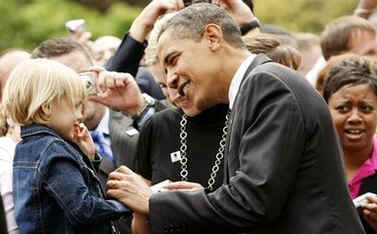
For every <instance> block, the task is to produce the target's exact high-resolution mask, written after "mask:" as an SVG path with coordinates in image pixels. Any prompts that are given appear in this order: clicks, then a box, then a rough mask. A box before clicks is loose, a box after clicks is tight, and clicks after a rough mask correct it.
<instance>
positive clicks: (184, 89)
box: [183, 83, 190, 96]
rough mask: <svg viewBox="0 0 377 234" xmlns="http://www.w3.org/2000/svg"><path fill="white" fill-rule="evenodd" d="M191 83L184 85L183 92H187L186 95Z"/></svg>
mask: <svg viewBox="0 0 377 234" xmlns="http://www.w3.org/2000/svg"><path fill="white" fill-rule="evenodd" d="M189 85H190V83H188V84H186V85H185V86H184V87H183V93H184V94H185V96H186V94H187V91H188V88H189Z"/></svg>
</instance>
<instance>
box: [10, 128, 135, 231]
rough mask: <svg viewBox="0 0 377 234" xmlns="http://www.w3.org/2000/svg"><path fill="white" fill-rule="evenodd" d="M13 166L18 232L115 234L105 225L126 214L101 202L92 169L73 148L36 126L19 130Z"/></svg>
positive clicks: (116, 205)
mask: <svg viewBox="0 0 377 234" xmlns="http://www.w3.org/2000/svg"><path fill="white" fill-rule="evenodd" d="M21 137H22V139H23V140H22V141H21V142H20V143H18V145H17V147H16V152H15V156H14V162H13V198H14V204H15V216H16V222H17V225H18V226H19V228H20V232H21V233H23V234H28V233H30V234H31V233H33V234H34V233H46V234H47V233H49V234H51V233H65V234H68V233H91V234H96V233H101V234H104V233H106V234H107V233H117V230H116V228H115V226H114V225H113V223H112V222H111V220H113V219H117V218H119V217H121V216H124V215H130V214H131V212H130V210H129V209H127V208H126V207H125V206H123V205H122V204H121V203H120V202H118V201H115V200H105V197H104V193H103V190H102V188H101V185H100V182H99V179H98V177H97V175H96V173H95V169H94V165H93V163H92V162H90V161H89V159H88V158H87V157H86V156H85V155H84V154H83V153H82V152H81V150H80V149H79V148H78V146H77V145H76V144H74V143H71V142H67V141H65V140H63V139H62V138H61V137H60V136H59V135H57V134H56V132H55V131H54V130H52V129H51V128H48V127H47V126H45V125H41V124H31V125H27V126H23V127H22V128H21Z"/></svg>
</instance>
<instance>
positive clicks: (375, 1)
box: [355, 0, 377, 19]
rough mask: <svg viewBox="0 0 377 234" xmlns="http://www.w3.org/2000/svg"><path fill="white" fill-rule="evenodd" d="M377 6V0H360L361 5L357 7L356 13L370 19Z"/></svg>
mask: <svg viewBox="0 0 377 234" xmlns="http://www.w3.org/2000/svg"><path fill="white" fill-rule="evenodd" d="M376 7H377V0H360V2H359V5H358V6H357V7H356V9H355V15H357V16H360V17H362V18H365V19H368V17H369V16H370V15H371V14H372V13H373V11H374V8H376Z"/></svg>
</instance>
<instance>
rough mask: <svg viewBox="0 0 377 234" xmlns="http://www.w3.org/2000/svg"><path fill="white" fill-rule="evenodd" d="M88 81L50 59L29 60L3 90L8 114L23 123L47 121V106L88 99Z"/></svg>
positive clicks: (20, 65) (71, 103) (14, 73)
mask: <svg viewBox="0 0 377 234" xmlns="http://www.w3.org/2000/svg"><path fill="white" fill-rule="evenodd" d="M86 95H87V94H86V90H85V84H84V82H83V81H82V80H80V78H79V75H78V74H77V73H76V72H75V71H73V70H72V69H70V68H68V67H66V66H65V65H63V64H60V63H58V62H55V61H51V60H47V59H29V60H27V61H25V62H22V63H21V64H19V65H18V66H17V67H16V68H15V69H14V70H13V71H12V73H11V75H10V77H9V80H8V81H7V83H6V85H5V89H4V93H3V105H4V106H5V109H6V111H7V113H8V116H9V117H10V118H11V119H12V120H13V121H14V122H15V123H19V124H30V123H46V122H47V121H48V120H49V117H50V116H49V115H48V114H47V113H45V112H44V111H43V109H42V106H43V105H54V104H55V103H58V102H60V101H62V100H66V101H67V102H68V104H69V105H72V106H74V105H76V104H78V103H80V102H84V100H85V99H86Z"/></svg>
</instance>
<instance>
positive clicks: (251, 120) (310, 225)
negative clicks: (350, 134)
mask: <svg viewBox="0 0 377 234" xmlns="http://www.w3.org/2000/svg"><path fill="white" fill-rule="evenodd" d="M236 1H237V0H232V1H230V0H228V1H225V0H224V1H222V2H228V3H229V2H236ZM238 1H241V0H238ZM158 55H159V58H160V61H161V64H162V65H163V67H164V69H165V71H166V75H167V82H168V85H169V87H170V88H175V89H177V90H178V92H179V93H180V95H182V96H186V98H187V99H189V100H191V101H192V102H193V104H194V105H195V106H196V107H197V108H198V109H200V110H204V109H206V108H209V107H211V106H213V105H215V104H218V103H229V107H230V108H231V110H232V113H231V119H230V124H229V132H228V136H227V143H226V150H225V152H226V155H225V172H226V173H225V181H224V184H223V186H221V187H220V188H219V189H217V190H216V191H214V192H211V193H209V192H208V191H206V190H204V189H199V190H192V191H190V192H187V191H170V192H161V193H157V194H153V195H152V192H151V190H150V188H149V187H148V186H147V185H146V184H145V182H144V181H143V180H142V178H140V176H138V175H136V174H135V173H133V172H132V171H131V170H129V169H128V168H126V167H121V168H119V169H118V170H117V171H116V172H113V173H111V174H110V176H109V181H108V183H107V186H108V191H107V194H108V195H109V196H112V197H115V198H117V199H119V200H120V201H122V202H123V203H124V204H126V205H128V206H129V207H130V208H132V209H133V210H135V211H136V212H138V213H142V214H146V215H149V224H148V225H149V226H150V228H151V233H261V234H262V233H274V234H275V233H281V234H293V233H295V234H301V233H306V234H319V233H331V234H351V233H352V234H355V233H358V234H359V233H364V231H363V228H362V226H361V223H360V220H359V218H358V216H357V212H356V210H355V208H354V207H353V203H352V200H351V199H350V197H349V195H348V191H347V186H346V179H345V175H344V171H343V163H342V153H341V150H340V147H339V142H338V140H337V137H336V132H335V130H334V128H333V125H332V120H331V116H330V114H329V111H328V109H327V106H326V104H325V102H324V101H323V100H322V98H321V97H320V96H319V95H318V94H317V93H316V92H315V91H314V89H313V88H311V86H310V85H309V84H308V83H307V82H306V81H305V80H304V79H303V78H302V77H300V75H298V73H295V72H294V71H292V70H290V69H288V68H285V67H282V66H280V65H278V64H275V63H272V62H269V60H268V59H267V58H265V57H264V56H255V55H252V54H250V53H249V52H248V51H247V49H246V48H245V45H244V43H243V42H242V40H241V34H240V30H239V29H238V28H237V26H236V24H235V23H234V21H233V20H232V18H231V17H230V16H229V15H227V14H226V12H225V11H224V10H222V9H221V8H219V7H216V6H213V5H211V4H197V5H193V6H191V7H188V8H186V9H184V10H182V11H181V12H179V13H178V14H177V15H175V16H174V17H173V18H172V19H170V20H169V21H168V23H167V24H166V25H165V26H164V27H163V29H162V30H161V33H160V37H159V52H158ZM117 84H119V87H121V84H120V83H117Z"/></svg>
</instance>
